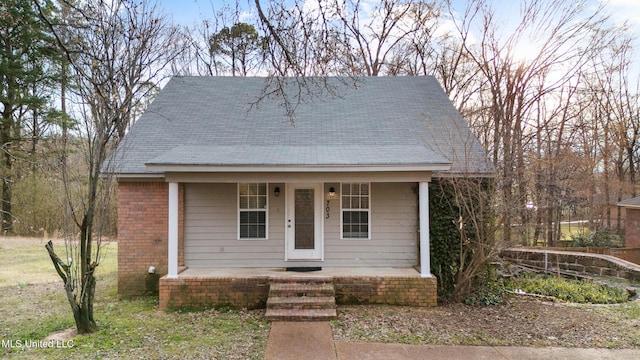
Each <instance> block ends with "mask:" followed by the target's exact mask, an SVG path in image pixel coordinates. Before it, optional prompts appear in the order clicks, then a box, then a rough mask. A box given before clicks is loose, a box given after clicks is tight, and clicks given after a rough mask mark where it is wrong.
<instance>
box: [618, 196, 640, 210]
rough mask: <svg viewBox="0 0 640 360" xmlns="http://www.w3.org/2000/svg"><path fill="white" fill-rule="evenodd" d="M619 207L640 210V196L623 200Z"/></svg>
mask: <svg viewBox="0 0 640 360" xmlns="http://www.w3.org/2000/svg"><path fill="white" fill-rule="evenodd" d="M618 206H621V207H629V208H640V196H637V197H634V198H631V199H627V200H623V201H620V202H619V203H618Z"/></svg>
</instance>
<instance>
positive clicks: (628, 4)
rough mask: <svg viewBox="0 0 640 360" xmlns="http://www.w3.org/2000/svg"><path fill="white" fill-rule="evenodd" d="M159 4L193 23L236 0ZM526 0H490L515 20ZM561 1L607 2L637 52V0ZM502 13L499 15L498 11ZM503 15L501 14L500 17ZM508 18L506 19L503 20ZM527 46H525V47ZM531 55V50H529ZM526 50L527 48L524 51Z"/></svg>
mask: <svg viewBox="0 0 640 360" xmlns="http://www.w3.org/2000/svg"><path fill="white" fill-rule="evenodd" d="M157 1H158V4H159V5H160V7H162V8H163V9H164V12H165V13H166V14H167V15H168V16H169V17H171V18H173V21H174V22H175V23H178V24H183V25H192V24H195V23H198V22H200V20H203V19H208V18H212V17H213V16H212V15H213V14H214V11H216V10H220V9H222V8H223V7H224V6H225V5H227V6H230V7H232V8H233V7H235V4H236V1H235V0H226V1H225V0H157ZM521 1H525V0H493V3H494V4H496V5H497V6H496V7H495V8H496V9H500V11H501V12H507V13H509V12H512V13H513V15H512V16H508V15H506V17H507V19H512V20H517V19H519V4H520V3H521ZM563 1H575V2H586V3H587V4H589V5H590V6H593V7H594V8H595V7H596V6H597V5H598V4H604V5H606V8H607V9H608V11H609V13H610V15H611V19H612V21H613V22H614V23H616V24H622V23H623V22H625V21H626V22H627V23H628V24H629V25H630V28H631V31H632V32H633V35H634V36H635V38H636V39H635V53H636V54H640V0H563ZM253 2H254V0H239V1H238V4H239V6H240V7H242V9H240V10H241V11H243V10H244V11H246V9H248V8H249V4H251V7H253ZM362 2H375V0H362ZM268 3H269V0H263V1H262V4H264V5H263V6H265V7H266V6H267V5H268ZM466 3H467V2H466V1H465V0H453V6H454V9H458V11H459V12H462V11H463V10H464V8H465V5H466ZM501 15H502V14H501ZM503 16H505V15H503ZM501 17H502V16H501ZM505 21H508V20H505ZM524 48H525V49H526V46H525V47H524ZM529 50H530V51H531V52H532V54H533V52H534V51H535V50H534V49H529ZM525 51H526V50H525ZM634 65H635V66H634V67H640V63H639V64H634Z"/></svg>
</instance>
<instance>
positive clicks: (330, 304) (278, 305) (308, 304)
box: [267, 296, 336, 309]
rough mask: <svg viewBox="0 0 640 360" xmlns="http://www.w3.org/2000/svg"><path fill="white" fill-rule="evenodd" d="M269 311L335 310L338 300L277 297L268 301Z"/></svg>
mask: <svg viewBox="0 0 640 360" xmlns="http://www.w3.org/2000/svg"><path fill="white" fill-rule="evenodd" d="M267 308H269V309H335V308H336V298H335V297H333V296H318V297H308V296H301V297H275V296H270V297H269V299H268V300H267Z"/></svg>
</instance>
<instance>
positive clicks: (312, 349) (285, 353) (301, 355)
mask: <svg viewBox="0 0 640 360" xmlns="http://www.w3.org/2000/svg"><path fill="white" fill-rule="evenodd" d="M287 359H292V360H293V359H295V360H297V359H304V360H325V359H326V360H388V359H398V360H404V359H447V360H458V359H460V360H463V359H464V360H467V359H470V360H480V359H513V360H538V359H548V360H560V359H562V360H573V359H575V360H578V359H580V360H585V359H594V360H595V359H597V360H603V359H604V360H606V359H611V360H635V359H640V350H630V349H622V350H610V349H582V348H558V347H545V348H534V347H516V346H441V345H403V344H380V343H345V342H334V341H333V336H332V334H331V326H330V325H329V323H328V322H274V323H272V324H271V331H270V333H269V340H268V342H267V349H266V351H265V360H287Z"/></svg>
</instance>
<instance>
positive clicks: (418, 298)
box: [159, 276, 438, 310]
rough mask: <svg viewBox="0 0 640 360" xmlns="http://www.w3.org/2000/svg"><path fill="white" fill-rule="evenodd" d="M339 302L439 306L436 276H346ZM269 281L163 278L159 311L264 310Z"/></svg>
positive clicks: (338, 286) (338, 285) (339, 285)
mask: <svg viewBox="0 0 640 360" xmlns="http://www.w3.org/2000/svg"><path fill="white" fill-rule="evenodd" d="M333 282H334V285H335V290H336V303H337V304H338V305H347V304H393V305H408V306H437V301H438V300H437V299H438V289H437V280H436V278H435V277H431V278H419V277H403V276H385V277H381V276H347V277H335V278H334V279H333ZM268 297H269V279H268V277H267V276H256V277H209V278H208V277H204V276H196V277H182V278H178V279H167V278H162V279H160V304H159V309H160V310H169V309H175V308H188V307H213V306H217V305H227V306H231V307H233V308H251V309H253V308H264V307H265V304H266V302H267V298H268Z"/></svg>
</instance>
